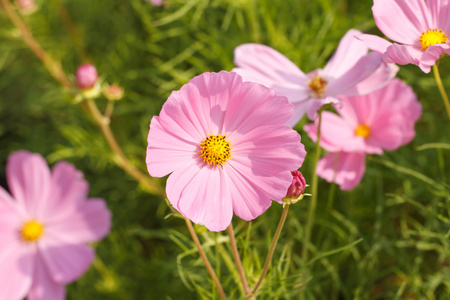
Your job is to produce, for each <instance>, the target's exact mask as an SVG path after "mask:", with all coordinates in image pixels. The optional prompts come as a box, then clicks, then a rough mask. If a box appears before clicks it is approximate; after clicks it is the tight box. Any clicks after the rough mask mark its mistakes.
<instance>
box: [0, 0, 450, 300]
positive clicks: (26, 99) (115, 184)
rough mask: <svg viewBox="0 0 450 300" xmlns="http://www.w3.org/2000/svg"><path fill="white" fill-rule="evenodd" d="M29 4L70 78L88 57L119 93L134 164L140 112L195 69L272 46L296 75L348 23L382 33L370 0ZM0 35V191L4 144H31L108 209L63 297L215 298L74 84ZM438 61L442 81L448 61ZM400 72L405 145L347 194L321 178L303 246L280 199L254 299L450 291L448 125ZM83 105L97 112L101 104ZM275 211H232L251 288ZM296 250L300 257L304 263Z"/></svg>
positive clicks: (436, 295) (145, 116)
mask: <svg viewBox="0 0 450 300" xmlns="http://www.w3.org/2000/svg"><path fill="white" fill-rule="evenodd" d="M38 5H39V9H38V10H37V11H36V12H35V13H34V14H32V15H29V16H23V19H24V21H25V22H26V24H27V25H28V26H29V27H30V28H31V31H32V33H33V35H34V36H35V37H36V39H37V40H38V41H39V43H40V44H41V45H42V47H43V48H44V49H45V50H46V51H48V52H49V53H50V54H51V55H52V56H53V57H54V58H55V59H56V60H58V61H61V65H62V66H63V69H64V70H65V71H66V73H67V74H73V73H74V72H75V70H76V68H77V66H78V65H80V64H82V63H85V62H92V63H93V64H94V65H95V66H96V67H97V70H98V71H99V73H100V74H101V78H102V80H103V81H106V82H109V83H116V84H119V85H121V86H122V87H124V89H125V98H124V99H123V100H121V101H120V102H118V103H117V104H116V106H115V110H114V114H113V117H112V120H111V126H112V129H113V131H114V132H115V133H116V135H117V138H118V140H119V141H120V143H121V146H122V147H123V150H124V152H125V153H126V155H127V156H128V157H130V158H131V161H132V162H133V163H134V164H135V165H136V166H137V167H138V168H140V169H141V170H142V171H143V172H146V170H145V169H146V167H145V163H144V158H145V149H146V136H147V133H148V124H149V123H150V119H151V117H152V116H153V115H156V114H158V113H159V110H160V108H161V105H162V104H163V103H164V101H165V99H167V97H168V96H169V94H170V92H171V91H172V90H178V89H179V88H180V87H181V86H182V85H183V84H185V83H187V82H188V81H189V79H190V78H192V77H193V76H195V75H198V74H200V73H203V72H206V71H220V70H231V69H232V68H233V67H234V65H233V49H234V48H235V47H236V46H238V45H240V44H242V43H249V42H256V43H263V44H266V45H269V46H271V47H273V48H275V49H277V50H278V51H280V52H281V53H283V54H284V55H286V56H287V57H288V58H289V59H291V60H292V61H293V62H295V63H296V64H297V65H298V66H299V67H300V68H301V69H302V70H304V71H305V72H309V71H312V70H314V69H316V68H320V67H323V66H324V65H325V63H326V61H327V60H328V59H329V58H330V56H331V54H332V53H333V51H334V49H335V48H336V46H337V43H338V41H339V39H340V38H341V37H342V36H343V35H344V34H345V32H346V31H347V30H348V29H350V28H356V29H359V30H361V31H365V32H371V33H376V34H379V31H378V30H377V29H376V26H375V24H374V21H373V18H372V14H371V10H370V7H371V5H372V3H371V1H356V0H355V1H352V0H317V1H306V0H283V1H281V0H279V1H273V0H166V4H165V5H164V6H162V7H153V6H152V5H151V4H150V3H149V2H146V1H144V0H128V1H118V0H108V1H106V0H97V1H91V0H77V1H64V0H52V1H42V0H41V1H38ZM0 40H1V42H0V95H1V100H0V120H1V123H0V166H2V167H1V168H0V185H2V186H6V178H5V173H4V166H5V164H6V159H7V157H8V155H9V153H11V152H13V151H16V150H18V149H28V150H30V151H33V152H39V153H41V154H42V155H44V156H45V157H46V158H47V160H48V161H49V162H50V163H54V162H56V161H57V160H60V159H65V160H68V161H70V162H71V163H73V164H75V165H76V167H77V168H78V169H80V170H82V171H83V172H84V174H85V176H86V178H87V180H88V181H89V182H90V184H91V189H90V195H91V196H96V197H98V196H100V197H103V198H105V199H106V200H107V202H108V206H109V208H110V210H111V211H112V212H113V215H114V217H113V223H114V224H113V228H112V230H111V233H110V235H109V236H108V237H107V238H106V239H105V240H104V241H102V242H100V243H98V244H97V245H95V247H96V251H97V255H98V260H96V262H95V263H94V266H93V267H92V268H91V269H90V270H89V271H88V272H87V273H86V274H85V275H84V276H83V277H82V278H81V279H80V280H78V281H77V282H75V283H73V284H71V285H69V286H68V299H156V298H157V299H161V298H165V299H199V298H201V299H212V298H218V295H217V292H216V290H215V288H214V286H213V284H212V281H211V280H210V279H209V277H208V274H207V272H206V270H205V268H204V265H203V262H202V260H201V259H200V258H199V256H198V252H197V250H196V248H195V246H194V244H193V242H192V240H191V239H190V236H189V234H188V232H187V229H186V227H185V224H184V221H183V220H181V219H180V218H177V217H173V215H171V210H170V208H169V206H168V205H167V203H166V201H164V200H163V199H159V198H156V197H153V196H151V195H148V194H147V193H146V192H145V191H144V190H143V189H141V187H140V186H139V185H138V184H137V183H136V182H135V181H134V180H133V179H132V178H131V177H129V176H128V175H126V174H125V173H124V172H123V171H122V170H121V169H120V168H119V167H117V165H116V164H115V162H114V159H113V158H114V157H113V155H112V153H111V151H110V149H109V148H108V146H107V143H106V142H105V140H104V138H103V136H102V135H101V133H100V132H99V130H98V129H97V127H96V126H95V124H93V122H92V120H91V119H90V118H89V117H88V116H87V115H86V113H85V112H84V111H83V110H82V109H81V107H80V106H79V105H78V104H75V103H74V101H73V99H74V95H73V93H72V92H71V91H67V90H65V89H63V88H61V87H60V86H59V85H58V83H57V82H56V81H55V80H54V79H53V78H52V77H51V76H50V75H49V74H48V72H47V70H46V69H45V68H44V67H43V65H42V63H41V62H40V61H39V60H38V59H37V58H36V57H35V56H34V54H33V53H32V52H31V51H30V50H29V49H28V48H27V46H26V45H25V44H24V42H23V40H22V39H21V37H20V33H19V31H18V30H17V29H15V28H14V26H13V25H12V23H11V22H10V20H9V19H8V17H7V15H6V13H5V12H4V11H3V10H0ZM440 67H441V73H442V74H443V79H444V85H445V87H446V88H447V90H450V78H449V77H448V76H447V74H449V72H450V60H449V59H448V58H446V59H443V60H442V62H441V66H440ZM399 77H401V78H402V79H404V80H405V81H407V82H408V83H409V84H410V85H411V86H412V87H413V88H414V90H415V91H416V93H417V94H418V97H419V100H420V101H421V103H422V106H423V115H422V117H421V119H420V121H419V122H418V124H417V126H416V130H417V136H416V138H415V140H414V141H413V142H412V143H411V144H410V145H407V146H404V147H402V148H400V149H399V150H397V151H395V152H390V153H386V154H385V155H383V156H373V157H369V158H368V161H367V172H366V174H365V177H364V179H363V181H362V183H361V184H360V185H359V186H358V187H357V188H356V189H355V190H353V191H351V192H341V191H339V189H338V188H337V187H335V186H333V185H330V184H328V183H326V182H324V181H320V187H319V203H318V207H317V210H316V217H315V220H316V222H315V226H314V228H313V233H312V239H311V242H310V243H309V244H308V245H303V243H302V241H303V235H304V226H305V223H306V218H307V211H308V207H309V202H308V198H307V197H306V198H305V199H304V200H302V201H301V202H300V203H297V204H296V205H294V206H293V207H292V208H291V210H290V214H289V216H288V220H287V222H286V225H285V228H284V231H283V233H282V236H281V238H280V241H279V244H278V247H277V249H276V252H275V256H274V260H273V262H272V267H271V269H270V271H269V273H268V276H267V278H266V279H265V281H264V283H263V286H262V288H261V290H260V294H259V297H260V298H261V299H298V298H299V297H301V298H302V299H445V298H447V297H450V284H449V282H450V268H449V267H450V260H449V258H450V257H449V254H450V252H449V242H448V241H449V236H450V216H449V211H450V196H449V195H450V186H449V180H450V179H449V177H450V149H449V148H450V134H449V129H450V126H449V124H450V123H449V120H447V119H446V116H445V111H444V109H443V104H442V101H441V99H440V96H439V94H438V90H437V88H436V86H435V83H434V80H433V78H432V76H431V75H429V74H428V75H427V74H424V73H422V72H421V71H420V70H419V68H417V67H415V66H405V67H402V68H401V71H400V72H399ZM71 79H73V75H71ZM96 101H97V104H98V105H99V106H100V107H102V108H104V107H105V105H106V100H105V99H98V100H96ZM305 122H306V120H304V121H303V123H301V124H299V125H297V127H296V129H298V131H299V132H300V134H301V135H302V141H303V142H304V144H305V146H306V149H307V151H308V153H309V154H308V156H307V159H306V161H305V164H304V167H303V168H302V170H301V171H302V172H303V174H304V175H305V177H306V179H307V181H310V178H311V173H312V168H313V166H312V156H313V155H312V154H313V152H314V144H313V143H312V142H311V141H310V140H309V139H308V137H307V135H306V134H303V132H302V125H303V124H304V123H305ZM161 184H162V185H163V184H164V181H163V180H162V181H161ZM281 210H282V208H281V206H280V205H275V204H274V205H273V206H272V207H271V208H270V209H269V210H268V211H267V212H266V213H265V214H263V215H262V216H260V217H259V218H257V219H256V220H255V221H253V222H251V223H246V222H243V221H241V220H239V219H238V218H235V219H234V225H235V232H236V234H237V242H238V247H239V249H240V253H241V257H242V258H243V264H244V267H245V270H246V272H247V275H248V280H249V283H250V285H251V286H252V285H254V284H255V282H256V281H257V280H258V276H259V274H260V273H261V269H262V265H263V263H264V258H265V255H266V253H267V249H268V247H269V245H270V242H271V239H272V236H273V233H274V231H275V228H276V225H277V223H278V220H279V217H280V215H281ZM167 216H169V217H167ZM196 229H197V231H198V233H199V235H200V238H201V240H202V242H203V247H204V250H205V251H206V253H207V255H208V257H209V258H210V260H211V262H212V264H213V266H214V268H215V269H216V271H217V273H218V276H219V278H220V279H221V282H222V283H223V286H224V289H225V292H226V293H227V295H229V298H230V299H237V298H242V295H243V291H242V288H241V287H240V285H239V284H238V282H239V276H238V274H237V273H236V270H235V268H234V263H233V260H232V256H231V252H230V249H229V243H228V237H227V236H226V234H224V233H211V232H208V231H206V230H205V229H204V228H203V227H202V226H198V227H196ZM303 247H308V250H309V251H310V253H311V254H310V255H309V260H308V262H307V263H306V265H305V264H303V262H302V260H301V253H302V249H303Z"/></svg>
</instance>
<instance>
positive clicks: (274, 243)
mask: <svg viewBox="0 0 450 300" xmlns="http://www.w3.org/2000/svg"><path fill="white" fill-rule="evenodd" d="M289 206H290V205H284V207H283V213H282V214H281V218H280V222H278V227H277V230H276V231H275V235H274V236H273V239H272V243H271V244H270V248H269V253H267V257H266V261H265V263H264V267H263V271H262V273H261V276H260V277H259V280H258V282H257V283H256V285H255V287H254V288H253V290H252V294H253V295H256V291H257V290H258V288H259V286H260V285H261V283H262V282H263V280H264V278H265V277H266V275H267V272H268V271H269V266H270V263H271V262H272V257H273V253H274V251H275V247H276V246H277V243H278V239H279V238H280V235H281V230H282V229H283V226H284V223H285V222H286V218H287V215H288V212H289Z"/></svg>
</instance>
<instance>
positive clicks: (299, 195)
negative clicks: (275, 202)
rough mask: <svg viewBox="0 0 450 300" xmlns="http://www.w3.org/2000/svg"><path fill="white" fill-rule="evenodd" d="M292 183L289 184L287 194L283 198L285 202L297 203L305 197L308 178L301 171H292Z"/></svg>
mask: <svg viewBox="0 0 450 300" xmlns="http://www.w3.org/2000/svg"><path fill="white" fill-rule="evenodd" d="M291 174H292V183H291V185H290V186H289V188H288V190H287V193H286V196H285V197H284V198H283V202H284V203H285V204H295V203H297V202H298V201H299V200H301V199H303V196H304V193H305V188H306V186H307V185H306V180H305V177H303V174H302V173H300V172H299V171H292V172H291Z"/></svg>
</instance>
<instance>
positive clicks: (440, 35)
mask: <svg viewBox="0 0 450 300" xmlns="http://www.w3.org/2000/svg"><path fill="white" fill-rule="evenodd" d="M419 42H420V44H422V49H423V51H425V50H427V49H428V47H429V46H431V45H436V44H445V43H447V35H446V34H445V33H444V32H442V30H441V29H439V30H438V29H432V30H427V31H426V32H423V33H422V36H421V37H420V38H419Z"/></svg>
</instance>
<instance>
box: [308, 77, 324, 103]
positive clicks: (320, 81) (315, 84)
mask: <svg viewBox="0 0 450 300" xmlns="http://www.w3.org/2000/svg"><path fill="white" fill-rule="evenodd" d="M327 83H328V82H327V81H326V80H325V79H324V78H322V77H320V76H319V75H317V76H315V77H313V78H312V79H311V80H310V81H308V86H309V88H310V89H311V91H312V93H313V95H312V96H315V97H316V98H322V96H323V94H324V93H325V88H326V87H327Z"/></svg>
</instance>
